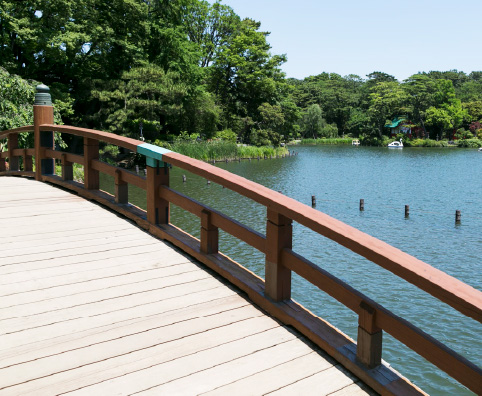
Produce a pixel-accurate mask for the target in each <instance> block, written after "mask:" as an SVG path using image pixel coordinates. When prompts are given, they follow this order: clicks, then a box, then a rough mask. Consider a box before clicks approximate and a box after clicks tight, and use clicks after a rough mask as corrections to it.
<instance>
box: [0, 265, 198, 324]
mask: <svg viewBox="0 0 482 396" xmlns="http://www.w3.org/2000/svg"><path fill="white" fill-rule="evenodd" d="M188 272H201V273H203V272H204V271H203V270H202V269H201V268H199V267H198V266H195V265H193V264H192V263H183V264H178V265H170V266H167V267H161V268H152V269H150V270H149V271H133V269H131V272H129V273H127V274H122V275H119V276H116V277H112V276H111V277H108V278H105V277H104V278H100V279H94V280H90V281H86V282H77V283H74V284H69V285H59V286H54V287H49V288H43V289H41V290H35V291H29V292H24V293H20V294H11V295H9V296H3V297H2V298H1V299H0V317H2V316H3V315H4V314H5V315H8V314H7V313H6V312H7V308H8V309H9V310H11V309H13V308H14V307H19V306H22V309H23V308H24V307H25V305H27V304H29V305H32V304H35V305H36V304H38V303H43V302H48V303H49V304H55V301H54V300H55V299H63V300H64V302H63V303H64V304H65V303H66V302H65V297H72V296H74V295H82V294H85V293H88V292H92V291H101V290H107V289H112V288H114V287H119V286H122V285H132V284H138V283H141V282H147V281H151V280H154V279H156V280H157V279H161V278H165V277H171V276H173V275H180V274H186V273H188ZM87 297H88V298H92V295H89V296H85V298H87ZM69 300H70V299H69ZM86 301H87V300H86ZM71 302H72V300H70V301H69V303H71ZM57 307H58V306H57ZM36 308H38V305H36ZM20 312H22V311H19V312H18V314H20Z"/></svg>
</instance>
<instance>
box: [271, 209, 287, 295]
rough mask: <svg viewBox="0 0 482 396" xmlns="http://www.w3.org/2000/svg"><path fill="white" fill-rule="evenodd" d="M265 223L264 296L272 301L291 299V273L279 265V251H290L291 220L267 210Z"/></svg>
mask: <svg viewBox="0 0 482 396" xmlns="http://www.w3.org/2000/svg"><path fill="white" fill-rule="evenodd" d="M267 214H268V216H267V222H266V268H265V294H266V296H267V297H269V298H271V299H273V300H274V301H283V300H289V299H290V298H291V271H290V270H289V269H287V268H286V267H283V265H282V264H281V251H282V250H283V249H284V248H289V249H291V246H292V236H293V227H292V220H291V219H289V218H287V217H285V216H283V215H281V214H279V213H277V212H275V211H273V210H271V209H268V213H267Z"/></svg>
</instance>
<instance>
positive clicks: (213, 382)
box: [141, 339, 331, 395]
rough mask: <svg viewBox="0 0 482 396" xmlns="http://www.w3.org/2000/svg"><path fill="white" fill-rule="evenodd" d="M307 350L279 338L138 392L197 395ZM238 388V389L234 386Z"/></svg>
mask: <svg viewBox="0 0 482 396" xmlns="http://www.w3.org/2000/svg"><path fill="white" fill-rule="evenodd" d="M311 351H312V349H311V348H309V347H308V346H307V345H305V344H303V342H300V341H299V340H298V339H292V340H289V341H286V342H283V341H279V342H278V344H276V345H273V346H271V347H268V348H263V349H261V350H257V351H254V352H252V353H250V354H246V355H242V356H239V355H238V356H239V357H238V358H234V359H231V360H229V361H227V362H225V363H222V364H218V365H217V366H214V367H210V368H208V369H204V370H201V371H197V372H194V373H193V374H191V375H188V376H185V377H183V378H179V379H177V380H174V381H170V382H168V383H165V384H161V385H160V386H156V387H151V388H149V389H147V390H145V391H143V392H141V394H144V395H155V394H157V395H158V394H165V395H169V394H176V395H192V394H196V395H197V394H201V393H204V392H208V391H210V390H212V389H215V388H217V387H218V386H222V385H225V384H227V383H230V382H232V381H236V380H238V379H240V378H244V377H245V376H248V375H254V374H256V373H257V372H258V371H263V370H267V369H269V368H272V367H273V366H276V365H278V364H282V363H285V362H289V361H290V360H293V359H296V358H297V357H300V356H303V355H305V354H307V353H309V352H311ZM330 366H331V364H330ZM275 383H276V382H275ZM143 386H144V385H143ZM239 391H240V389H238V392H239Z"/></svg>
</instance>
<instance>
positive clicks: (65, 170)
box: [62, 153, 74, 181]
mask: <svg viewBox="0 0 482 396" xmlns="http://www.w3.org/2000/svg"><path fill="white" fill-rule="evenodd" d="M62 180H64V181H69V180H74V167H73V165H72V162H70V161H67V155H66V154H65V153H63V154H62Z"/></svg>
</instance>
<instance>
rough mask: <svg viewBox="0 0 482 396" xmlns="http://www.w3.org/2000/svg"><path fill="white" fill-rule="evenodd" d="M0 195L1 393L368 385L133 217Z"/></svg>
mask: <svg viewBox="0 0 482 396" xmlns="http://www.w3.org/2000/svg"><path fill="white" fill-rule="evenodd" d="M0 191H2V194H1V196H0V222H1V224H2V229H3V230H4V231H5V230H8V232H5V233H4V235H2V247H3V249H2V250H1V251H0V294H1V296H0V333H1V334H0V340H1V342H0V345H1V346H0V393H1V394H2V395H4V394H5V395H9V394H12V395H13V394H26V393H29V394H36V395H41V394H59V393H68V394H90V395H91V394H114V393H115V394H119V393H122V394H131V393H135V392H143V393H155V394H159V393H161V394H181V393H185V394H199V393H208V394H226V392H235V393H238V394H241V393H245V392H248V393H256V394H261V393H268V392H274V391H276V392H275V394H276V393H278V394H282V393H283V392H288V393H293V392H295V393H296V392H303V393H304V394H309V393H312V394H321V393H323V392H325V393H331V392H336V391H340V390H342V389H343V390H345V391H350V392H351V391H353V392H356V393H357V394H360V395H361V394H373V392H372V391H370V390H369V389H366V387H365V386H364V385H363V384H362V383H361V382H360V381H359V380H358V379H357V378H356V377H354V376H353V375H351V374H350V373H348V372H347V371H346V370H345V369H344V368H343V367H342V366H341V365H340V364H339V363H337V362H335V361H334V360H333V359H332V358H330V357H329V356H328V355H327V354H325V353H324V352H322V351H321V350H319V349H318V348H316V347H314V345H313V344H311V343H310V342H309V341H308V340H307V339H306V338H304V337H302V336H301V335H300V334H297V333H296V332H294V331H292V330H290V329H289V328H288V327H287V326H284V325H282V324H280V323H279V322H278V321H276V320H274V319H272V318H270V317H269V316H267V315H266V314H265V313H264V312H262V311H261V310H259V309H257V308H255V307H254V306H253V305H252V304H251V303H250V302H249V301H248V300H247V299H246V297H245V296H244V294H243V293H242V292H240V291H239V290H238V289H236V288H233V287H231V286H229V285H226V282H225V281H224V282H223V281H222V280H220V279H219V277H216V276H214V275H213V273H212V272H210V271H207V270H206V268H205V267H204V266H202V265H201V264H199V263H198V262H197V261H196V260H193V259H192V258H191V257H189V256H187V255H186V254H183V253H182V252H180V251H179V250H178V249H175V248H173V247H172V245H170V244H169V243H166V242H164V241H161V240H159V239H157V238H155V237H153V236H151V235H149V234H148V233H146V232H145V231H144V230H142V229H140V228H139V227H137V226H136V225H135V224H133V223H132V222H129V221H127V220H126V219H124V218H122V217H119V216H118V215H116V214H114V213H112V212H110V211H106V210H105V209H104V208H102V207H100V206H99V205H97V204H94V203H92V202H90V201H87V200H85V199H83V198H81V197H78V196H77V195H73V194H71V193H69V192H66V191H64V190H60V189H58V188H55V187H53V186H49V185H47V184H44V183H40V182H37V181H34V180H28V179H21V178H5V177H3V178H0ZM314 384H317V385H316V386H314ZM250 389H251V391H250ZM307 391H308V392H307Z"/></svg>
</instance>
